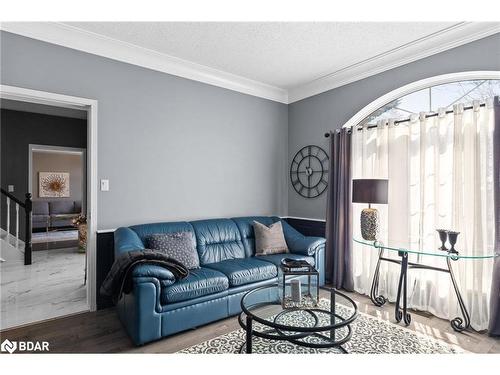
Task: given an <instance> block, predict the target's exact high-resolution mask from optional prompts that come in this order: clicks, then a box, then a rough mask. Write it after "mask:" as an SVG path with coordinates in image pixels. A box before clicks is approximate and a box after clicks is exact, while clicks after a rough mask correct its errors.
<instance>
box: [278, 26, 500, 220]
mask: <svg viewBox="0 0 500 375" xmlns="http://www.w3.org/2000/svg"><path fill="white" fill-rule="evenodd" d="M473 70H500V34H495V35H493V36H491V37H488V38H484V39H481V40H478V41H476V42H473V43H469V44H466V45H463V46H460V47H457V48H455V49H452V50H448V51H446V52H442V53H440V54H437V55H434V56H430V57H428V58H425V59H422V60H419V61H416V62H413V63H410V64H407V65H404V66H401V67H399V68H395V69H392V70H389V71H387V72H384V73H380V74H377V75H375V76H372V77H368V78H366V79H363V80H360V81H357V82H354V83H351V84H349V85H345V86H342V87H339V88H336V89H333V90H330V91H327V92H324V93H321V94H318V95H316V96H313V97H310V98H307V99H304V100H301V101H298V102H295V103H293V104H291V105H289V106H288V121H289V122H288V128H289V134H288V149H289V154H288V163H289V164H288V165H290V163H291V160H292V158H293V156H294V155H295V153H296V152H297V151H298V150H299V149H300V148H301V147H303V146H306V145H308V144H316V145H319V146H321V147H323V148H324V149H325V150H326V151H327V152H328V153H329V143H328V140H327V138H324V133H325V132H327V131H328V130H333V129H337V128H340V127H342V125H343V124H345V123H346V122H347V121H348V120H349V119H350V118H351V117H352V116H353V115H354V114H356V113H357V112H358V111H359V110H361V109H362V108H363V107H365V106H366V105H367V104H369V103H370V102H372V101H373V100H375V99H377V98H378V97H380V96H382V95H384V94H386V93H388V92H390V91H392V90H394V89H396V88H398V87H401V86H404V85H406V84H408V83H411V82H415V81H418V80H420V79H424V78H428V77H432V76H436V75H440V74H446V73H453V72H461V71H473ZM288 184H289V186H288V214H289V215H290V216H298V217H307V218H318V219H324V218H325V213H326V192H325V193H324V194H323V195H322V196H320V197H318V198H315V199H306V198H302V197H301V196H299V195H298V194H297V193H296V192H295V191H294V190H293V187H292V186H291V185H290V182H289V183H288Z"/></svg>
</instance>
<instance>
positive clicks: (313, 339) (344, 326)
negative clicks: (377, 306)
mask: <svg viewBox="0 0 500 375" xmlns="http://www.w3.org/2000/svg"><path fill="white" fill-rule="evenodd" d="M329 296H330V298H329V299H328V298H323V299H321V300H320V303H319V304H318V306H317V307H314V308H287V309H285V308H283V307H282V305H281V301H280V289H279V286H278V285H277V284H273V285H269V286H263V287H259V288H256V289H252V290H250V291H249V292H248V293H246V294H245V295H244V296H243V298H242V299H241V309H242V312H241V313H240V315H239V316H238V321H239V323H240V326H241V327H242V328H243V329H244V330H245V332H246V338H245V343H243V345H242V346H241V349H240V352H246V353H252V344H253V338H254V336H257V337H260V338H264V339H268V340H281V341H288V342H290V343H293V344H296V345H301V346H305V347H308V348H338V349H339V350H340V351H341V352H343V353H347V351H346V350H345V349H344V348H343V347H342V345H343V344H345V343H346V342H347V341H349V340H350V338H351V336H352V328H351V323H352V322H353V321H354V320H355V319H356V317H357V316H358V308H357V305H356V303H355V302H354V301H353V300H352V299H351V298H349V297H348V296H346V295H345V294H343V293H340V292H339V291H337V290H335V289H330V291H329Z"/></svg>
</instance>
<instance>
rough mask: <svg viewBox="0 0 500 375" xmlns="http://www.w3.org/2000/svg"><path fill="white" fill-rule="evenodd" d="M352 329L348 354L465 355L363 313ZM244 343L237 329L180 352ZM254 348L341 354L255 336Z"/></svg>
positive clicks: (235, 349)
mask: <svg viewBox="0 0 500 375" xmlns="http://www.w3.org/2000/svg"><path fill="white" fill-rule="evenodd" d="M320 305H321V308H323V309H329V306H330V303H329V301H328V300H327V299H322V300H321V301H320ZM337 309H338V311H341V315H342V316H348V312H349V311H351V310H350V309H349V308H347V307H345V306H343V305H340V304H337ZM344 314H346V315H344ZM302 317H303V315H302ZM289 319H291V320H292V321H293V319H297V317H294V316H293V315H290V318H289ZM280 323H281V322H280ZM283 323H284V322H283ZM254 324H255V323H254ZM255 329H258V330H263V327H262V326H260V325H259V324H258V323H257V324H255ZM352 329H353V334H352V337H351V340H350V341H348V342H347V343H346V344H344V345H343V348H344V349H345V350H347V352H349V353H353V354H437V353H443V354H444V353H447V354H450V353H465V352H466V351H465V350H463V349H461V348H460V347H458V346H454V345H449V344H447V343H445V342H443V341H440V340H436V339H434V338H431V337H428V336H426V335H424V334H421V333H417V332H414V331H411V330H409V329H407V328H404V327H401V326H399V325H396V324H393V323H390V322H387V321H385V320H382V319H379V318H376V317H372V316H370V315H367V314H364V313H359V315H358V317H357V318H356V320H355V321H354V322H353V323H352ZM344 333H345V332H344ZM338 334H339V336H342V334H343V333H342V329H339V330H338ZM310 341H311V342H312V341H314V338H311V339H310ZM244 342H245V332H244V331H243V329H238V330H236V331H232V332H229V333H227V334H224V335H222V336H219V337H216V338H214V339H211V340H208V341H205V342H202V343H201V344H197V345H194V346H191V347H189V348H186V349H184V350H181V351H179V352H178V353H187V354H228V353H239V351H240V348H241V346H242V344H244ZM252 349H253V353H258V354H281V353H287V354H290V353H293V354H295V353H297V354H307V353H311V354H312V353H331V354H340V353H341V351H340V350H339V349H338V348H330V349H314V348H306V347H303V346H299V345H296V344H293V343H289V342H287V341H277V340H267V339H263V338H260V337H256V336H254V337H253V346H252Z"/></svg>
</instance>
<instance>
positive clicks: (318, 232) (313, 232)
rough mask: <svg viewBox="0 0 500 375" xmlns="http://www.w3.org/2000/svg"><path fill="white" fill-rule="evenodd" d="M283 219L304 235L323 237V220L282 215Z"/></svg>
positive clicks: (324, 224) (324, 225) (324, 226)
mask: <svg viewBox="0 0 500 375" xmlns="http://www.w3.org/2000/svg"><path fill="white" fill-rule="evenodd" d="M283 219H284V220H285V221H286V222H287V223H288V224H290V225H291V226H292V227H293V228H295V229H297V230H298V231H299V232H300V233H302V234H303V235H304V236H314V237H325V228H326V222H325V220H314V219H306V218H296V217H284V218H283Z"/></svg>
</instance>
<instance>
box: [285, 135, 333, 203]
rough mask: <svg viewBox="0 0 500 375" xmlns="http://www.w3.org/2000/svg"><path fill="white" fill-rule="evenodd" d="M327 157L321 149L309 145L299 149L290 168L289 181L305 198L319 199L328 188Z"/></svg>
mask: <svg viewBox="0 0 500 375" xmlns="http://www.w3.org/2000/svg"><path fill="white" fill-rule="evenodd" d="M328 159H329V158H328V155H327V154H326V152H325V150H323V149H322V148H321V147H318V146H314V145H309V146H306V147H303V148H302V149H300V150H299V151H298V152H297V153H296V154H295V156H294V157H293V160H292V165H291V166H290V181H291V182H292V186H293V188H294V189H295V191H296V192H297V193H299V194H300V195H302V196H303V197H305V198H316V197H319V196H320V195H321V194H323V192H324V191H325V190H326V188H327V186H328Z"/></svg>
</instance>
